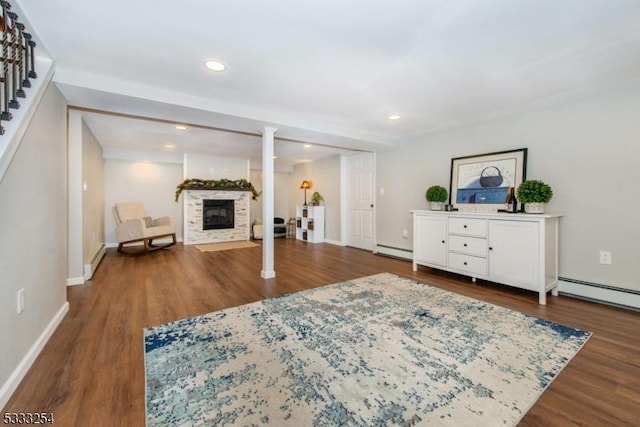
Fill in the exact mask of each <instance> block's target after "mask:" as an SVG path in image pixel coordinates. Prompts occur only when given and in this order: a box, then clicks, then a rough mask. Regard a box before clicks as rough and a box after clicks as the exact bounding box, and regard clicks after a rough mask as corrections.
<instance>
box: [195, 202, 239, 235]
mask: <svg viewBox="0 0 640 427" xmlns="http://www.w3.org/2000/svg"><path fill="white" fill-rule="evenodd" d="M234 227H235V207H234V201H233V200H224V199H214V200H207V199H205V200H203V201H202V229H203V230H220V229H225V228H231V229H233V228H234Z"/></svg>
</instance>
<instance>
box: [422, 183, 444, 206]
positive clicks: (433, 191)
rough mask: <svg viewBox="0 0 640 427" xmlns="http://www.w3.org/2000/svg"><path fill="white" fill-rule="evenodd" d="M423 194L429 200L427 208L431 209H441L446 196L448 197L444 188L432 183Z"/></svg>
mask: <svg viewBox="0 0 640 427" xmlns="http://www.w3.org/2000/svg"><path fill="white" fill-rule="evenodd" d="M424 196H425V198H426V199H427V201H428V202H429V208H430V209H431V210H432V211H441V210H442V209H443V207H444V202H446V201H447V197H449V193H448V192H447V189H446V188H444V187H442V186H440V185H432V186H431V187H429V188H428V189H427V192H426V194H425V195H424Z"/></svg>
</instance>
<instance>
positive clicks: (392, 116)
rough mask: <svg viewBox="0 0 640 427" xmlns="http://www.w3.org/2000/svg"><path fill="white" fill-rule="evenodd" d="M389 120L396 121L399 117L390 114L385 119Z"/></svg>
mask: <svg viewBox="0 0 640 427" xmlns="http://www.w3.org/2000/svg"><path fill="white" fill-rule="evenodd" d="M387 118H388V119H389V120H398V119H399V118H400V115H398V114H392V115H390V116H389V117H387Z"/></svg>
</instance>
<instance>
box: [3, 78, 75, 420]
mask: <svg viewBox="0 0 640 427" xmlns="http://www.w3.org/2000/svg"><path fill="white" fill-rule="evenodd" d="M66 114H67V112H66V102H65V100H64V98H63V97H62V95H61V94H60V92H59V91H58V89H56V87H55V86H54V85H52V84H50V85H49V87H48V88H47V90H46V93H45V95H44V97H43V99H42V101H41V103H40V105H39V106H38V109H37V112H36V114H35V116H34V117H33V119H32V120H31V122H30V124H29V128H28V130H27V132H26V134H25V136H24V138H23V140H22V143H21V144H20V146H19V148H18V151H17V152H16V155H15V157H14V159H13V161H12V162H11V164H10V165H9V168H8V169H7V174H6V175H5V176H4V178H3V179H2V181H0V235H1V236H2V241H3V244H2V245H0V325H2V327H1V328H0V342H1V343H2V344H0V407H2V406H3V405H4V403H5V402H6V399H7V398H8V394H9V393H10V392H11V391H12V386H11V385H12V383H14V382H15V381H16V380H19V378H16V376H15V375H17V374H16V373H17V372H18V371H19V367H20V363H21V361H22V362H24V361H25V359H26V358H27V356H28V354H30V353H29V351H30V349H32V347H33V346H34V345H37V344H38V343H40V344H43V341H42V340H43V334H45V333H46V331H50V330H51V328H52V322H54V319H56V318H58V319H59V318H60V316H62V315H64V310H65V309H66V307H67V304H66V277H67V133H66V132H67V130H66V123H67V117H66ZM20 288H24V290H25V309H24V311H23V312H22V313H21V314H16V299H17V297H16V295H17V291H18V290H19V289H20ZM31 354H32V355H33V353H31ZM28 366H29V365H28V364H27V365H26V367H28ZM12 374H13V375H14V376H13V377H12ZM14 385H17V384H14Z"/></svg>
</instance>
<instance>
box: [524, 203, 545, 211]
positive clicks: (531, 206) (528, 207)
mask: <svg viewBox="0 0 640 427" xmlns="http://www.w3.org/2000/svg"><path fill="white" fill-rule="evenodd" d="M524 211H525V212H526V213H530V214H542V213H544V203H525V204H524Z"/></svg>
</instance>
